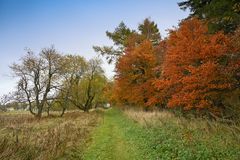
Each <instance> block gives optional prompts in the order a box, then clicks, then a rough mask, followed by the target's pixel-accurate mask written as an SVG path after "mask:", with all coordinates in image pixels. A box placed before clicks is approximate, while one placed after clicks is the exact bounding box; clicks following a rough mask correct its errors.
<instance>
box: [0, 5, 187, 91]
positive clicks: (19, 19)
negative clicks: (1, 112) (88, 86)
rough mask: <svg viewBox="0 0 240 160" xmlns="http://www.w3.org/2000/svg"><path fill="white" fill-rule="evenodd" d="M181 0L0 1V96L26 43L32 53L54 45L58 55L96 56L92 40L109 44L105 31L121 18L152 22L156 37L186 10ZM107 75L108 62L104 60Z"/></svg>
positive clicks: (8, 86) (132, 23)
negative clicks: (13, 64) (158, 31)
mask: <svg viewBox="0 0 240 160" xmlns="http://www.w3.org/2000/svg"><path fill="white" fill-rule="evenodd" d="M179 1H182V0H0V96H1V95H3V94H7V93H8V92H10V91H12V90H14V87H15V86H16V79H14V78H13V77H12V73H11V70H10V69H9V65H11V64H12V63H13V62H18V61H19V59H20V58H21V57H22V56H23V55H24V54H25V53H26V51H25V50H24V49H26V48H30V49H31V50H33V51H34V52H35V53H36V54H37V53H39V52H40V50H41V49H42V48H44V47H49V46H51V45H54V46H55V48H56V49H57V50H58V51H59V52H60V53H63V54H78V55H81V56H84V57H85V58H86V59H90V58H93V57H96V56H97V54H96V53H95V52H94V50H93V49H92V46H93V45H112V42H111V40H109V39H108V37H106V34H105V32H106V31H107V30H108V31H114V28H116V27H117V26H118V24H119V23H120V22H121V21H123V22H124V23H125V24H126V25H127V26H128V27H130V28H131V29H137V26H138V24H139V23H141V22H142V21H143V20H144V19H145V18H151V20H153V21H154V22H156V23H157V24H158V28H159V30H160V33H161V35H162V37H166V36H167V31H166V29H169V28H172V27H173V26H177V25H178V23H179V21H180V20H181V19H184V18H186V17H187V16H188V14H189V12H188V11H185V12H184V11H182V10H180V9H179V7H178V5H177V2H179ZM103 68H104V70H105V73H106V75H107V77H108V78H111V77H113V75H114V71H113V70H114V66H113V65H108V64H107V63H106V62H104V64H103Z"/></svg>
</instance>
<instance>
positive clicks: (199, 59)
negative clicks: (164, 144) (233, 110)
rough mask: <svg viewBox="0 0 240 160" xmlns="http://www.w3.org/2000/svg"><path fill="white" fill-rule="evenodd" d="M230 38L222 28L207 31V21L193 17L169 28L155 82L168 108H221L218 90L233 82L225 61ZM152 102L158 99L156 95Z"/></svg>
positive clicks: (218, 109) (211, 109) (216, 110)
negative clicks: (174, 28)
mask: <svg viewBox="0 0 240 160" xmlns="http://www.w3.org/2000/svg"><path fill="white" fill-rule="evenodd" d="M229 42H230V40H229V38H228V37H227V36H226V35H224V34H223V33H222V32H218V33H216V34H208V27H207V24H205V23H204V22H202V21H200V20H198V19H196V18H193V19H189V20H186V21H183V22H182V23H181V24H180V26H179V28H178V29H176V30H171V31H170V32H169V38H168V40H167V51H166V57H165V60H164V62H163V66H162V67H163V70H162V76H161V78H159V79H156V80H155V82H154V86H155V88H156V89H157V90H158V92H159V96H158V99H159V100H161V101H162V102H163V101H165V102H166V104H167V106H168V107H170V108H173V107H182V108H183V109H184V110H192V109H197V110H205V111H210V112H211V113H214V114H215V115H217V114H219V113H220V112H219V111H221V110H222V109H223V104H222V102H221V94H222V93H223V92H224V91H226V90H228V89H230V88H231V86H232V79H231V78H230V77H231V76H229V75H228V72H227V70H228V67H226V64H225V63H224V62H225V57H226V56H228V54H229V53H228V51H229ZM153 99H154V98H153ZM152 102H153V103H157V98H156V97H155V99H154V100H152ZM160 103H161V102H160Z"/></svg>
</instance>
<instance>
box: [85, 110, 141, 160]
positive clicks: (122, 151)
mask: <svg viewBox="0 0 240 160" xmlns="http://www.w3.org/2000/svg"><path fill="white" fill-rule="evenodd" d="M137 128H138V126H137V125H136V124H134V123H133V122H132V121H130V120H129V119H127V118H126V117H125V116H124V115H123V114H122V113H121V112H120V111H118V110H116V109H110V110H108V111H106V113H105V116H104V119H103V122H102V125H101V126H100V127H99V128H97V129H96V132H95V134H94V136H93V139H92V143H91V144H90V146H89V148H88V150H87V151H86V153H85V156H84V159H86V160H93V159H94V160H110V159H114V160H129V159H131V160H134V159H136V160H139V159H143V157H144V153H143V152H142V151H141V148H140V147H139V144H138V142H136V141H135V138H136V137H137V135H132V134H135V133H136V131H137Z"/></svg>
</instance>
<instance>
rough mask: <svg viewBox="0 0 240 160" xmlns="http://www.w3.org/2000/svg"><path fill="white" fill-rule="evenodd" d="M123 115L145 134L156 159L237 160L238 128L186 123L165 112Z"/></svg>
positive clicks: (192, 120)
mask: <svg viewBox="0 0 240 160" xmlns="http://www.w3.org/2000/svg"><path fill="white" fill-rule="evenodd" d="M124 113H125V114H126V115H127V116H128V117H129V118H130V119H132V120H133V121H135V122H136V123H138V124H140V125H141V126H142V127H143V128H145V129H146V130H147V132H148V134H149V137H148V138H147V137H146V139H148V141H151V142H149V147H152V150H155V152H156V155H157V156H158V158H159V159H231V160H232V159H236V160H238V159H240V130H239V126H238V125H233V124H232V125H229V124H226V123H220V122H217V121H211V120H208V119H202V118H189V119H186V118H184V117H181V116H179V117H177V116H175V115H174V114H172V113H171V112H168V111H151V112H145V111H141V110H125V111H124Z"/></svg>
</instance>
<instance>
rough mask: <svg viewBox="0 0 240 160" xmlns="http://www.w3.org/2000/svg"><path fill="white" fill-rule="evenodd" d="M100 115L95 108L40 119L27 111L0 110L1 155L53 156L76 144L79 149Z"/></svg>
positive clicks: (69, 149) (21, 157)
mask: <svg viewBox="0 0 240 160" xmlns="http://www.w3.org/2000/svg"><path fill="white" fill-rule="evenodd" d="M99 119H100V116H99V114H98V113H96V112H91V113H81V112H70V113H66V114H65V115H64V117H62V118H60V117H50V118H47V117H44V118H42V119H41V120H37V119H35V118H34V117H32V116H31V115H29V114H26V113H23V114H20V113H18V114H16V113H12V114H11V113H10V114H9V113H7V114H0V159H1V160H5V159H9V160H10V159H14V160H22V159H39V160H40V159H41V160H42V159H44V160H48V159H55V158H58V157H61V156H63V155H66V154H67V153H68V152H70V151H71V150H73V149H75V148H77V150H78V152H79V153H81V150H83V149H84V146H85V143H86V141H87V139H88V138H87V137H88V135H89V134H90V132H91V130H92V129H93V128H94V126H96V125H97V123H98V121H99Z"/></svg>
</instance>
